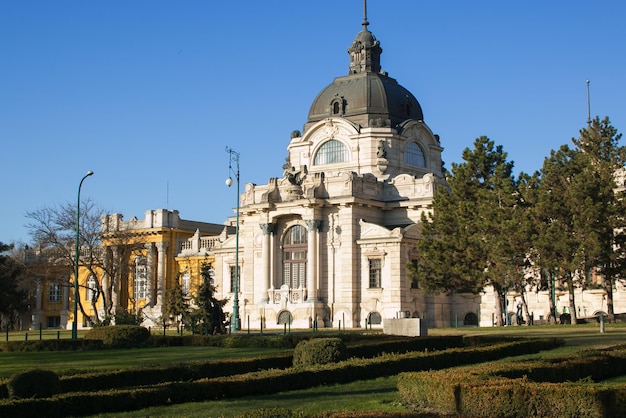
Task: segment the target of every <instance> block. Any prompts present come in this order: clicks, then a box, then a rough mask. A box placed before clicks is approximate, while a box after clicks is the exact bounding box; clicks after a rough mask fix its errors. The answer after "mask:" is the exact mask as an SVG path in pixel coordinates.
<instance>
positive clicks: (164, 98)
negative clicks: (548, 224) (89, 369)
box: [0, 0, 626, 243]
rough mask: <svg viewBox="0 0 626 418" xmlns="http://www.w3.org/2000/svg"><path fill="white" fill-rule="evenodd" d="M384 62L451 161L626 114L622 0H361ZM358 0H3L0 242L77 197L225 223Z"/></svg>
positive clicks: (519, 163)
mask: <svg viewBox="0 0 626 418" xmlns="http://www.w3.org/2000/svg"><path fill="white" fill-rule="evenodd" d="M367 9H368V10H367V14H368V20H369V22H370V26H369V30H370V31H371V32H372V33H373V34H374V35H375V36H376V38H377V39H378V40H379V41H380V42H381V46H382V48H383V54H382V57H381V64H382V68H383V70H384V71H387V72H388V73H389V75H390V76H391V77H393V78H395V79H396V80H398V82H399V83H400V84H401V85H403V86H404V87H406V88H407V89H409V90H410V91H411V92H412V93H413V94H414V95H415V97H416V98H417V99H418V101H419V102H420V104H421V105H422V108H423V111H424V121H425V122H426V124H427V125H428V126H429V127H430V128H431V129H432V130H433V132H434V133H437V134H439V135H440V137H441V144H442V146H443V147H444V148H445V151H444V155H443V159H444V160H445V162H446V167H447V168H450V166H451V163H452V162H461V152H462V150H463V149H464V148H466V147H472V145H473V141H474V139H475V138H477V137H479V136H481V135H486V136H488V137H489V138H491V139H492V140H494V141H495V143H496V144H499V145H502V146H503V147H504V150H505V151H507V152H508V155H509V159H510V160H513V161H514V162H515V169H516V172H519V171H525V172H532V171H535V170H538V169H540V168H541V165H542V162H543V159H544V158H545V157H546V156H548V155H549V153H550V150H552V149H556V148H558V147H559V146H560V145H562V144H566V143H567V144H569V143H570V140H571V138H572V137H574V136H577V135H578V131H579V130H580V129H581V128H583V127H584V126H585V124H586V121H587V88H586V80H590V91H591V114H592V117H593V116H595V115H599V116H600V117H604V116H609V117H610V119H611V122H612V123H613V125H614V126H615V127H616V128H617V129H618V130H619V132H623V131H624V130H626V112H625V110H626V104H625V100H626V2H624V1H623V0H611V1H608V0H607V1H603V0H598V1H580V0H551V1H545V0H541V1H540V0H529V1H504V0H484V1H481V0H478V1H465V0H458V1H452V0H440V1H418V0H369V1H368V5H367ZM362 19H363V2H362V0H314V1H313V0H311V1H304V0H266V1H261V0H254V1H252V0H230V1H217V0H215V1H204V0H202V1H201V0H186V1H173V0H170V1H164V0H133V1H126V0H123V1H118V0H107V1H104V0H100V1H97V0H90V1H78V0H55V1H49V0H40V1H38V0H24V1H17V0H14V1H10V0H4V1H1V2H0V52H1V54H2V58H1V60H0V144H1V150H2V151H1V154H0V155H1V157H0V158H1V161H2V180H1V181H2V194H1V196H2V197H1V205H0V241H2V242H5V243H8V242H14V241H19V242H24V243H29V242H30V237H29V236H28V233H27V230H26V228H25V225H26V224H27V222H28V220H27V219H26V217H25V214H26V212H29V211H34V210H37V209H41V208H44V207H51V206H55V205H60V204H64V203H68V202H70V203H74V204H75V202H76V194H77V189H78V184H79V182H80V180H81V178H82V176H83V175H84V174H85V173H86V172H87V171H88V170H93V171H94V172H95V174H94V175H93V176H92V177H89V178H88V179H86V180H85V182H84V183H83V187H82V197H83V198H91V199H92V200H93V201H94V202H95V203H96V204H97V205H98V206H100V207H101V208H103V209H105V210H107V211H109V212H111V213H113V212H117V213H122V214H123V215H124V219H130V218H131V217H132V216H137V217H138V218H143V217H144V212H145V211H146V210H149V209H158V208H168V209H177V210H179V211H180V215H181V217H182V218H183V219H189V220H196V221H205V222H214V223H223V222H224V221H225V220H226V218H227V217H228V216H231V215H232V214H233V208H234V207H235V206H236V198H237V197H236V191H235V190H234V188H230V189H229V188H227V187H226V186H225V184H224V181H225V179H226V178H227V177H228V175H229V172H228V162H229V155H228V154H227V153H226V151H225V148H226V147H227V146H228V147H231V148H233V149H234V150H236V151H238V152H240V154H241V157H240V172H241V189H242V190H243V187H244V184H245V183H247V182H251V183H256V184H265V183H267V181H268V179H269V178H271V177H282V174H283V170H282V168H281V167H282V165H283V163H284V161H285V157H286V156H287V150H286V147H287V145H288V143H289V138H290V133H291V131H293V130H295V129H299V130H302V127H303V125H304V123H305V122H306V118H307V114H308V111H309V106H310V105H311V103H312V102H313V100H314V99H315V96H316V95H317V94H318V93H319V92H320V91H321V90H322V89H323V88H324V87H325V86H327V85H328V84H330V83H331V82H332V81H333V79H334V78H335V77H337V76H344V75H346V74H347V72H348V64H349V57H348V54H347V52H346V49H347V48H348V46H350V44H351V43H352V41H353V39H354V37H355V36H356V34H357V33H358V32H359V31H360V30H361V21H362Z"/></svg>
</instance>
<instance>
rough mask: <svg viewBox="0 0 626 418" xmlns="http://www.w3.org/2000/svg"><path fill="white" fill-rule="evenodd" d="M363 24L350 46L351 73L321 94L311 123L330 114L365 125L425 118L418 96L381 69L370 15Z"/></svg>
mask: <svg viewBox="0 0 626 418" xmlns="http://www.w3.org/2000/svg"><path fill="white" fill-rule="evenodd" d="M362 25H363V30H361V32H359V33H358V34H357V36H356V37H355V39H354V41H353V42H352V45H350V47H349V48H348V54H349V55H350V67H349V71H348V75H347V76H344V77H337V78H336V79H335V80H334V81H333V83H332V84H330V85H329V86H327V87H326V88H325V89H324V90H322V91H321V92H320V93H319V94H318V95H317V97H316V98H315V100H314V101H313V104H312V105H311V108H310V110H309V117H308V120H307V125H311V124H312V123H315V122H318V121H320V120H323V119H325V118H329V117H344V118H346V119H349V120H351V121H352V122H354V123H356V124H358V125H360V126H365V127H370V126H390V127H396V126H397V125H399V124H401V123H402V122H404V121H406V120H407V119H414V120H420V121H421V120H423V119H424V115H423V113H422V107H421V106H420V104H419V102H418V101H417V99H416V98H415V96H413V94H411V92H410V91H408V90H407V89H405V88H404V87H402V86H401V85H400V84H398V82H397V81H396V80H395V79H393V78H391V77H389V76H388V75H387V73H386V72H384V71H381V67H380V55H381V54H382V52H383V50H382V48H381V47H380V42H379V41H378V40H376V38H375V37H374V35H373V34H372V33H371V32H370V31H369V30H367V26H368V25H369V22H368V21H367V17H366V18H365V19H364V20H363V23H362ZM305 129H306V128H305Z"/></svg>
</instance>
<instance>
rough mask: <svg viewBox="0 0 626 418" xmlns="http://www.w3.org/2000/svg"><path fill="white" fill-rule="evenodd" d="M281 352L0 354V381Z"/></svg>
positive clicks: (198, 350)
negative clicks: (29, 373)
mask: <svg viewBox="0 0 626 418" xmlns="http://www.w3.org/2000/svg"><path fill="white" fill-rule="evenodd" d="M279 351H284V350H274V349H260V348H217V347H159V348H142V349H119V350H94V351H41V352H8V353H6V352H0V379H4V378H8V377H11V376H12V375H14V374H15V373H19V372H22V371H24V370H28V369H33V368H45V369H48V370H53V371H55V372H57V373H59V374H64V373H76V372H79V371H81V370H112V369H125V368H129V367H136V366H154V365H162V364H171V363H182V362H191V361H206V360H209V359H221V358H236V357H250V356H258V355H262V354H266V353H275V352H279Z"/></svg>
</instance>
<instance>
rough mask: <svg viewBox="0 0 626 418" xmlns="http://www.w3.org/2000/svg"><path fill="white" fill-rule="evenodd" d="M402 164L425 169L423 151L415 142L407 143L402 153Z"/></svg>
mask: <svg viewBox="0 0 626 418" xmlns="http://www.w3.org/2000/svg"><path fill="white" fill-rule="evenodd" d="M404 162H406V163H409V164H411V165H416V166H418V167H426V159H425V158H424V151H422V148H421V147H420V146H419V145H417V143H415V142H411V143H409V145H408V146H407V147H406V152H405V153H404Z"/></svg>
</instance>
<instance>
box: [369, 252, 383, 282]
mask: <svg viewBox="0 0 626 418" xmlns="http://www.w3.org/2000/svg"><path fill="white" fill-rule="evenodd" d="M381 264H382V263H381V260H380V258H372V259H370V269H369V270H370V288H380V269H381Z"/></svg>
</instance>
